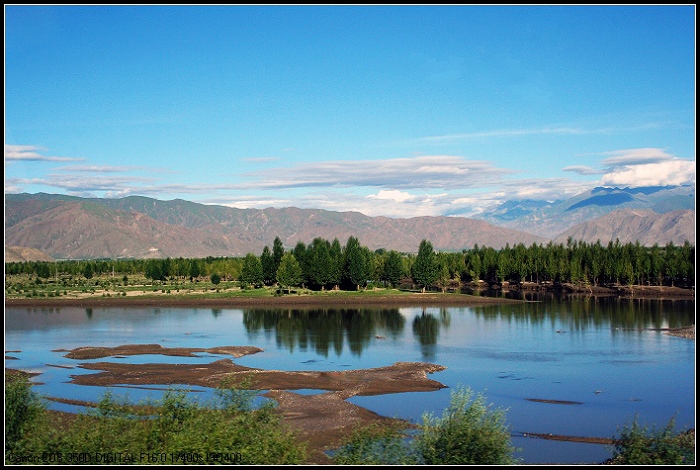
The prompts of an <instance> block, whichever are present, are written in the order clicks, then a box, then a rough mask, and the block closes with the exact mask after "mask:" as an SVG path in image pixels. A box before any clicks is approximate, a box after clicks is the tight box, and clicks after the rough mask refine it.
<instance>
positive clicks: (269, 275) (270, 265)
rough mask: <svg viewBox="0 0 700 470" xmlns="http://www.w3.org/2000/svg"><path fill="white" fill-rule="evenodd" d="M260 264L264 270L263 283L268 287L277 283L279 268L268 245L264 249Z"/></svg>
mask: <svg viewBox="0 0 700 470" xmlns="http://www.w3.org/2000/svg"><path fill="white" fill-rule="evenodd" d="M260 264H262V270H263V283H264V284H265V285H266V286H271V285H272V284H274V283H275V276H276V274H277V266H275V258H274V256H273V255H272V252H271V251H270V247H268V246H267V245H266V246H265V248H263V251H262V254H261V255H260Z"/></svg>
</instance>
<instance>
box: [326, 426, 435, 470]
mask: <svg viewBox="0 0 700 470" xmlns="http://www.w3.org/2000/svg"><path fill="white" fill-rule="evenodd" d="M407 438H408V437H407V435H406V433H405V432H404V430H403V429H401V428H399V427H397V426H395V425H384V424H373V425H370V426H365V427H361V428H358V429H356V430H354V431H353V433H352V434H351V435H350V437H349V438H348V439H346V441H345V442H344V443H343V445H342V446H341V447H340V449H338V450H337V451H336V452H335V453H334V454H333V456H332V459H333V463H335V464H337V465H416V464H421V463H423V462H422V458H421V456H420V455H419V454H418V453H417V452H416V450H415V449H414V448H413V447H411V445H410V443H409V442H408V441H407Z"/></svg>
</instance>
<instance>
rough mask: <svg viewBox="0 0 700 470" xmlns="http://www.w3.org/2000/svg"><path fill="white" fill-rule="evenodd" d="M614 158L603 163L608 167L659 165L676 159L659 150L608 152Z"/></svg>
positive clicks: (643, 149) (642, 149)
mask: <svg viewBox="0 0 700 470" xmlns="http://www.w3.org/2000/svg"><path fill="white" fill-rule="evenodd" d="M607 154H609V155H613V156H612V157H608V158H606V159H605V160H603V161H602V162H601V163H602V164H603V165H606V166H621V165H640V164H645V163H658V162H663V161H668V160H672V159H675V158H676V157H674V156H673V155H670V154H668V153H666V152H665V151H663V150H661V149H658V148H639V149H626V150H616V151H614V152H607Z"/></svg>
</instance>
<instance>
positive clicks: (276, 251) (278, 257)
mask: <svg viewBox="0 0 700 470" xmlns="http://www.w3.org/2000/svg"><path fill="white" fill-rule="evenodd" d="M282 256H284V245H282V240H280V237H275V241H274V242H273V243H272V258H273V259H274V260H275V272H277V269H278V268H279V267H280V263H281V262H282Z"/></svg>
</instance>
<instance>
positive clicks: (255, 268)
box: [241, 253, 263, 287]
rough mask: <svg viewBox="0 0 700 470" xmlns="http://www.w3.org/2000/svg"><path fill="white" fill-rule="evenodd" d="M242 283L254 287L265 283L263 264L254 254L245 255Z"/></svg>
mask: <svg viewBox="0 0 700 470" xmlns="http://www.w3.org/2000/svg"><path fill="white" fill-rule="evenodd" d="M241 282H242V283H243V284H245V285H251V286H253V287H259V286H260V285H261V284H262V283H263V269H262V263H261V262H260V258H258V257H257V256H255V255H254V254H253V253H248V254H247V255H245V259H244V260H243V268H242V269H241Z"/></svg>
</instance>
